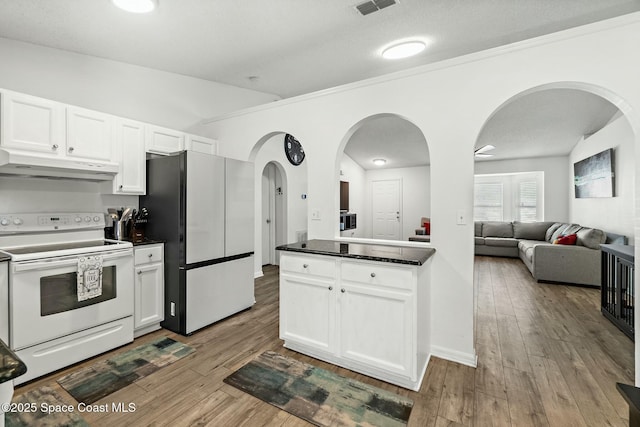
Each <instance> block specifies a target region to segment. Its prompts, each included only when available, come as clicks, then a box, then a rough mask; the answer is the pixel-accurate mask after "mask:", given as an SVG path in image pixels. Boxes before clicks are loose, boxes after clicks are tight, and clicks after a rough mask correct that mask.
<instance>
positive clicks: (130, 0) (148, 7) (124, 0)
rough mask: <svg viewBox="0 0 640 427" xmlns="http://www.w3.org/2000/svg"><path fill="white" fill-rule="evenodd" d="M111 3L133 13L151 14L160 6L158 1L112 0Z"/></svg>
mask: <svg viewBox="0 0 640 427" xmlns="http://www.w3.org/2000/svg"><path fill="white" fill-rule="evenodd" d="M111 2H112V3H113V4H115V5H116V6H117V7H119V8H120V9H122V10H126V11H127V12H131V13H149V12H151V11H152V10H154V9H155V8H156V6H157V5H158V1H157V0H111Z"/></svg>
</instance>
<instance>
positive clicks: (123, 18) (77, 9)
mask: <svg viewBox="0 0 640 427" xmlns="http://www.w3.org/2000/svg"><path fill="white" fill-rule="evenodd" d="M360 3H362V1H349V0H346V1H345V0H322V1H300V0H269V1H268V2H267V1H265V0H241V1H239V0H216V1H212V0H186V1H185V0H160V1H159V7H158V9H156V10H155V11H153V12H152V13H150V14H145V15H138V14H129V13H126V12H123V11H121V10H119V9H117V8H115V7H114V6H113V5H112V3H111V2H110V1H108V0H92V1H86V0H85V1H79V0H0V37H5V38H9V39H15V40H21V41H25V42H29V43H34V44H38V45H44V46H49V47H53V48H58V49H63V50H68V51H72V52H77V53H81V54H86V55H93V56H97V57H101V58H107V59H112V60H116V61H121V62H126V63H130V64H136V65H140V66H145V67H150V68H155V69H159V70H164V71H169V72H173V73H178V74H183V75H187V76H193V77H198V78H202V79H207V80H212V81H217V82H221V83H227V84H230V85H235V86H240V87H245V88H249V89H255V90H258V91H262V92H266V93H270V94H275V95H278V96H280V97H283V98H286V97H291V96H294V95H300V94H304V93H308V92H312V91H316V90H320V89H326V88H330V87H334V86H337V85H341V84H345V83H350V82H354V81H358V80H362V79H365V78H368V77H374V76H379V75H382V74H386V73H389V72H393V71H399V70H402V69H406V68H409V67H413V66H417V65H422V64H427V63H430V62H434V61H438V60H442V59H446V58H452V57H455V56H459V55H462V54H466V53H471V52H476V51H479V50H483V49H487V48H491V47H495V46H500V45H504V44H508V43H512V42H516V41H520V40H524V39H527V38H531V37H535V36H538V35H542V34H547V33H550V32H555V31H559V30H562V29H566V28H570V27H575V26H578V25H583V24H587V23H591V22H595V21H599V20H602V19H606V18H611V17H614V16H619V15H623V14H627V13H631V12H635V11H638V10H640V2H638V1H637V0H597V1H584V0H561V1H558V0H535V1H532V0H491V1H489V0H477V1H467V2H463V1H455V0H453V1H452V0H430V1H425V0H400V1H398V2H397V4H393V5H391V6H388V7H385V8H383V9H381V10H378V11H376V12H374V13H371V14H368V15H366V16H363V15H362V14H361V13H360V12H358V10H357V9H356V6H357V5H358V4H360ZM406 38H420V39H428V40H430V41H431V43H430V45H429V47H428V48H427V49H426V50H425V51H424V52H422V53H421V54H419V55H417V56H415V57H412V58H408V59H404V60H399V61H393V62H390V61H387V60H384V59H383V58H381V57H380V55H379V53H380V49H381V48H382V47H383V46H385V45H388V44H389V43H392V42H393V41H396V40H400V39H406Z"/></svg>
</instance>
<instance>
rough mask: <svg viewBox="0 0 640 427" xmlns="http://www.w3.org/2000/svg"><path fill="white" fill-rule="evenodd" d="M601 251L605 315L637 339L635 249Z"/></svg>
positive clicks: (612, 247) (606, 247)
mask: <svg viewBox="0 0 640 427" xmlns="http://www.w3.org/2000/svg"><path fill="white" fill-rule="evenodd" d="M600 248H601V249H602V288H601V291H602V294H601V296H602V299H601V311H602V314H603V315H604V316H605V317H606V318H607V319H609V320H610V321H611V322H613V323H614V324H615V325H616V326H617V327H618V328H619V329H620V330H621V331H622V332H624V333H625V334H626V335H627V336H628V337H629V338H631V339H632V340H633V339H634V325H633V321H634V296H635V287H634V276H633V275H634V255H633V251H634V247H633V246H628V245H600Z"/></svg>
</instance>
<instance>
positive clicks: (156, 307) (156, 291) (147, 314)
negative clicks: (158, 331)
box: [133, 263, 164, 329]
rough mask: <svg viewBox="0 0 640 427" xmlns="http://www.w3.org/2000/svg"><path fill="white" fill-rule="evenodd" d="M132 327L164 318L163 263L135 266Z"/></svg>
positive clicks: (157, 321) (156, 321) (138, 326)
mask: <svg viewBox="0 0 640 427" xmlns="http://www.w3.org/2000/svg"><path fill="white" fill-rule="evenodd" d="M134 298H135V309H134V317H133V325H134V329H137V328H140V327H143V326H148V325H151V324H154V323H159V322H161V321H162V320H164V265H163V264H162V263H156V264H151V265H145V266H143V267H136V286H135V296H134Z"/></svg>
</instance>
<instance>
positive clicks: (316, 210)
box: [311, 209, 320, 221]
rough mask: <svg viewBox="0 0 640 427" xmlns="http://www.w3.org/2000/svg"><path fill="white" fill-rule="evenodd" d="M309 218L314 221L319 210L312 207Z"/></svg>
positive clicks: (317, 217) (318, 216)
mask: <svg viewBox="0 0 640 427" xmlns="http://www.w3.org/2000/svg"><path fill="white" fill-rule="evenodd" d="M311 219H313V220H316V221H317V220H319V219H320V211H319V210H318V209H314V210H312V211H311Z"/></svg>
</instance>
